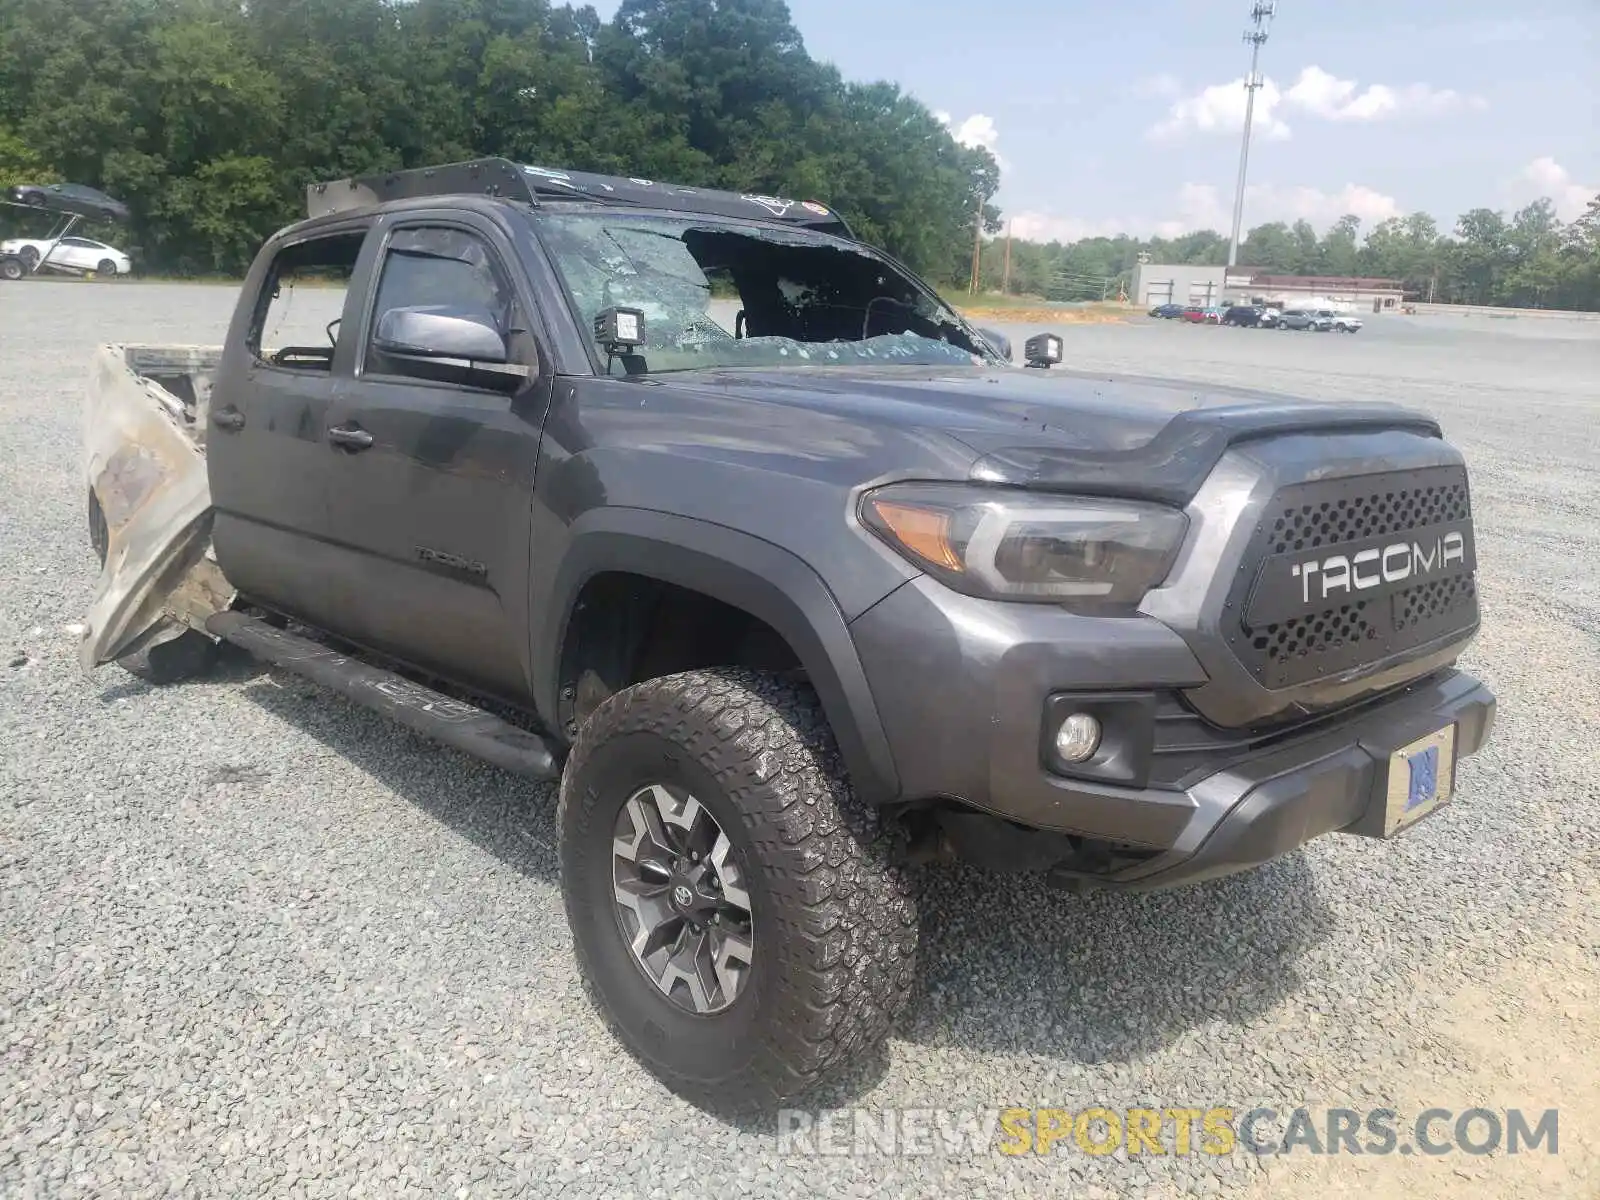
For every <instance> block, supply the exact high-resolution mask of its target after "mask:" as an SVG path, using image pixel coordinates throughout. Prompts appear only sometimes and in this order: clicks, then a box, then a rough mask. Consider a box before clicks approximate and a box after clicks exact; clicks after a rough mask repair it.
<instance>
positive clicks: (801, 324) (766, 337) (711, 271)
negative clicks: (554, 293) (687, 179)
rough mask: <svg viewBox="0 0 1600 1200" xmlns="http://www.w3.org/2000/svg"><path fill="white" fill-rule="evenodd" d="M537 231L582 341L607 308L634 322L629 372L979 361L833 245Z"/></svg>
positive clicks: (650, 221)
mask: <svg viewBox="0 0 1600 1200" xmlns="http://www.w3.org/2000/svg"><path fill="white" fill-rule="evenodd" d="M539 230H540V234H541V237H542V238H543V240H544V243H545V245H546V247H547V248H548V249H549V251H550V253H551V256H552V257H553V258H554V260H555V264H556V269H557V270H558V272H559V273H560V275H561V277H562V281H563V282H564V283H565V284H566V287H567V290H568V292H569V293H570V295H571V297H572V299H573V302H574V303H575V305H576V307H577V316H578V319H579V320H580V321H581V322H582V323H583V325H584V328H585V329H592V328H593V326H594V319H595V317H596V316H597V315H598V314H599V313H602V312H604V311H605V310H606V309H608V308H612V307H620V308H635V309H638V310H640V311H642V312H643V313H644V338H645V344H644V346H643V347H642V348H640V349H639V350H638V351H636V352H635V353H636V355H637V358H635V359H633V360H632V361H630V362H629V364H627V369H629V370H633V371H638V370H645V371H648V372H650V373H652V374H653V373H657V372H662V371H687V370H694V369H697V368H705V367H771V366H780V367H798V366H808V365H809V366H846V365H863V364H873V363H876V364H882V365H906V366H922V365H929V366H948V365H963V366H971V365H973V364H974V363H975V362H976V363H980V364H981V363H986V362H987V361H988V357H987V349H986V347H984V346H983V344H982V343H980V342H978V341H976V340H975V339H974V338H973V336H972V335H971V334H970V333H969V332H968V331H967V329H966V328H965V327H964V326H963V325H962V323H961V322H960V320H959V318H957V317H956V315H955V313H954V312H953V311H952V310H951V309H950V308H948V307H947V306H946V305H945V304H943V303H942V302H941V301H939V300H938V299H937V298H936V297H933V296H931V295H930V294H929V293H928V292H926V291H925V290H924V289H923V288H921V287H919V286H918V285H917V284H916V283H914V282H913V281H912V280H910V279H909V278H907V277H906V275H905V274H904V273H902V272H901V271H898V270H896V269H895V268H894V267H892V266H891V265H890V264H889V263H887V262H885V261H884V260H883V259H881V258H879V257H877V256H876V255H874V254H872V253H871V252H870V251H868V250H867V249H865V248H863V247H859V246H856V245H853V244H852V243H850V242H848V241H844V240H842V239H837V238H833V237H829V236H826V235H821V234H815V233H801V232H791V231H788V230H778V229H769V228H765V227H761V226H756V225H743V224H739V223H737V222H733V221H728V222H720V221H718V220H717V219H715V218H705V217H689V216H684V217H670V216H666V217H664V216H660V215H654V214H649V215H647V214H636V213H627V212H620V213H613V212H606V213H592V212H586V213H552V214H548V215H543V216H542V217H541V219H540V222H539ZM596 350H597V352H598V355H599V359H600V361H601V362H602V363H606V362H607V355H606V352H605V350H604V349H602V348H600V347H598V346H597V347H596ZM608 369H609V371H610V372H611V373H613V374H619V373H621V372H622V370H623V364H621V363H620V362H618V361H611V362H609V363H608Z"/></svg>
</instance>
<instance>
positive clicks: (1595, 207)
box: [983, 197, 1600, 310]
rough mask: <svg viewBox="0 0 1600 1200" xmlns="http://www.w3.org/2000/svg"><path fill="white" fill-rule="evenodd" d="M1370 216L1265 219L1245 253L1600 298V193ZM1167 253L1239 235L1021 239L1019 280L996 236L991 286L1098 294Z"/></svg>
mask: <svg viewBox="0 0 1600 1200" xmlns="http://www.w3.org/2000/svg"><path fill="white" fill-rule="evenodd" d="M1361 225H1362V222H1361V219H1360V218H1359V217H1357V216H1354V215H1347V216H1344V217H1341V218H1340V219H1339V220H1338V221H1336V222H1335V223H1334V224H1333V227H1332V228H1330V229H1329V230H1328V231H1327V232H1326V233H1324V234H1322V235H1320V236H1319V235H1318V234H1317V231H1316V230H1315V229H1314V228H1313V227H1312V226H1311V224H1310V223H1309V222H1307V221H1303V220H1302V221H1296V222H1295V223H1294V224H1293V225H1289V224H1285V223H1284V222H1281V221H1275V222H1271V223H1269V224H1265V225H1258V226H1256V227H1255V228H1254V229H1251V230H1250V231H1249V234H1248V236H1246V237H1245V239H1244V240H1243V241H1242V242H1241V243H1240V245H1239V259H1238V261H1239V263H1240V265H1241V266H1248V267H1251V268H1254V269H1256V270H1257V271H1263V272H1268V273H1271V274H1277V275H1325V276H1339V277H1343V278H1350V277H1356V276H1359V277H1366V278H1378V279H1398V280H1401V281H1403V283H1404V286H1405V289H1406V292H1407V295H1408V296H1410V297H1412V298H1415V299H1419V300H1437V301H1438V302H1440V303H1463V304H1495V305H1510V306H1514V307H1524V308H1568V309H1587V310H1600V197H1596V198H1595V199H1594V200H1592V201H1590V203H1589V207H1588V211H1587V212H1585V213H1584V214H1583V215H1582V216H1580V217H1579V218H1578V219H1577V220H1575V221H1572V222H1571V223H1567V224H1564V223H1563V222H1562V221H1561V220H1559V219H1558V218H1557V216H1556V212H1555V206H1554V204H1553V203H1552V202H1551V201H1550V200H1549V198H1541V199H1539V200H1535V201H1534V202H1533V203H1531V204H1529V205H1527V206H1526V207H1524V208H1521V209H1519V210H1517V211H1516V212H1515V213H1513V214H1511V215H1510V216H1509V217H1508V216H1507V215H1506V214H1505V213H1503V212H1499V211H1496V210H1494V209H1488V208H1475V209H1472V210H1471V211H1470V212H1466V213H1463V214H1462V215H1461V217H1460V219H1459V220H1457V221H1456V224H1455V228H1454V229H1453V230H1452V231H1450V232H1448V233H1446V232H1443V231H1441V230H1440V229H1439V226H1438V223H1437V222H1436V221H1435V220H1434V219H1433V217H1431V216H1429V215H1428V214H1427V213H1423V212H1417V213H1412V214H1411V215H1410V216H1406V217H1390V218H1388V219H1387V220H1384V221H1380V222H1379V223H1378V224H1376V225H1375V226H1373V227H1372V229H1371V230H1370V231H1368V233H1367V235H1366V237H1365V238H1363V237H1362V236H1361ZM1141 254H1146V255H1148V256H1149V258H1148V261H1150V262H1156V263H1197V264H1199V263H1203V264H1210V265H1213V266H1217V265H1221V264H1223V263H1225V262H1227V261H1228V239H1227V238H1226V237H1225V236H1223V235H1222V234H1220V233H1216V232H1214V231H1212V230H1201V231H1199V232H1195V233H1187V234H1184V235H1183V236H1182V237H1176V238H1150V239H1139V238H1135V237H1130V236H1118V237H1112V238H1106V237H1096V238H1085V239H1083V240H1081V241H1076V242H1069V243H1061V242H1051V243H1048V244H1039V243H1033V242H1022V241H1014V242H1013V243H1012V244H1011V247H1010V260H1011V265H1010V274H1009V285H1008V284H1007V275H1006V267H1005V259H1006V247H1005V246H1003V245H1002V244H1000V243H999V242H997V241H996V242H990V243H989V244H988V246H987V247H986V249H985V253H984V263H983V282H984V286H985V287H986V288H988V289H990V290H993V291H1000V290H1002V288H1005V290H1008V291H1011V292H1013V293H1017V294H1022V295H1035V296H1043V297H1045V298H1047V299H1050V300H1097V299H1100V298H1101V297H1102V296H1103V295H1107V294H1109V295H1111V296H1115V295H1116V294H1117V292H1118V289H1119V288H1127V289H1128V290H1129V296H1130V299H1137V297H1134V296H1132V294H1131V281H1132V276H1133V271H1134V267H1135V265H1136V264H1137V263H1138V262H1139V256H1140V255H1141Z"/></svg>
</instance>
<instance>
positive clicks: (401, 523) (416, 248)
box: [327, 214, 549, 700]
mask: <svg viewBox="0 0 1600 1200" xmlns="http://www.w3.org/2000/svg"><path fill="white" fill-rule="evenodd" d="M508 258H509V249H508V248H507V247H506V246H505V244H504V243H503V242H502V241H501V239H500V238H499V236H498V235H497V234H496V232H495V231H494V228H493V226H492V225H490V224H489V223H488V222H482V223H481V224H480V223H478V222H476V221H474V220H473V219H472V218H470V217H463V216H461V215H459V214H456V215H444V214H441V215H439V216H438V217H428V216H424V217H412V218H410V219H408V220H406V221H402V222H397V223H396V224H395V225H394V226H393V227H392V228H391V229H390V231H389V234H388V236H387V239H386V242H385V244H384V246H383V249H382V257H381V260H380V261H379V263H378V264H377V267H376V270H377V271H378V272H379V274H378V276H377V279H378V286H377V289H376V294H375V298H374V302H373V303H372V304H370V305H368V307H367V311H366V313H365V316H364V319H363V322H362V328H361V330H360V331H359V334H360V337H361V345H360V349H359V351H358V356H357V363H356V371H355V376H354V379H353V380H352V381H351V382H350V383H349V385H348V386H347V387H346V388H344V389H342V390H341V392H340V394H339V396H338V397H337V398H336V400H335V401H334V403H333V405H332V406H331V407H330V409H329V411H328V422H327V425H328V427H327V436H328V437H329V438H330V439H332V440H333V442H334V443H335V447H334V449H333V450H332V451H331V453H332V454H333V455H334V457H335V462H334V465H333V466H332V467H331V468H330V469H329V473H328V479H329V507H330V514H329V517H330V530H331V534H332V538H333V540H334V542H335V543H336V545H337V548H338V551H339V554H338V558H337V561H338V564H339V570H338V574H337V577H336V578H335V579H334V580H333V583H332V587H333V595H332V599H333V607H334V609H335V611H336V613H337V615H338V621H339V624H338V625H337V626H336V627H335V628H336V631H337V632H340V633H342V634H344V635H345V636H346V637H348V638H349V639H350V640H351V641H354V642H356V643H358V644H361V645H365V646H368V647H370V648H372V649H375V650H378V651H381V652H384V653H387V654H391V655H393V656H394V657H397V658H400V659H402V660H404V661H406V662H409V663H412V664H414V665H416V666H418V667H422V668H424V669H426V670H430V671H433V672H435V673H437V674H438V675H439V676H441V677H442V678H445V679H450V680H454V681H455V682H458V683H461V684H464V685H466V686H468V687H472V688H476V689H478V690H481V691H484V692H488V693H490V694H493V695H499V696H503V697H506V698H508V699H513V700H526V699H527V698H528V696H529V679H528V673H527V646H528V638H527V596H528V572H529V537H530V531H531V520H532V500H533V475H534V465H535V463H536V461H537V458H538V449H539V435H540V429H541V426H542V423H543V420H544V414H545V409H546V404H547V399H548V395H549V381H548V378H547V373H545V372H535V373H534V382H532V383H529V384H526V385H525V386H524V387H523V388H522V389H521V390H520V391H519V392H517V393H515V394H508V393H506V392H504V391H496V390H492V389H490V388H481V389H480V388H475V387H471V386H466V385H463V384H460V383H444V382H435V381H432V380H428V379H419V378H416V377H415V376H413V375H408V374H405V373H404V369H405V364H404V363H401V362H398V361H394V360H390V359H389V358H387V357H386V356H385V355H384V354H383V353H382V352H381V351H380V350H378V349H377V347H376V346H374V344H373V333H374V331H375V330H376V328H377V324H378V321H379V319H380V318H381V317H382V316H383V314H384V313H385V312H387V311H389V310H390V309H393V308H405V307H411V306H414V305H461V306H465V307H469V308H472V309H475V310H480V311H482V310H487V311H489V312H490V313H493V314H494V315H495V317H496V319H497V321H498V322H499V324H500V329H501V333H502V334H503V335H504V336H505V338H506V341H507V345H508V348H509V350H510V352H511V358H512V361H514V362H518V363H522V364H524V365H527V366H530V367H535V368H536V367H537V366H538V364H539V359H538V350H537V346H536V343H535V339H534V337H533V334H532V332H531V328H530V325H531V322H530V314H532V312H533V309H532V306H531V304H530V302H529V298H528V297H527V296H526V295H519V292H518V288H517V284H516V282H515V278H516V277H515V276H514V275H513V273H512V272H511V271H509V270H508V269H507V262H508ZM352 332H355V331H352Z"/></svg>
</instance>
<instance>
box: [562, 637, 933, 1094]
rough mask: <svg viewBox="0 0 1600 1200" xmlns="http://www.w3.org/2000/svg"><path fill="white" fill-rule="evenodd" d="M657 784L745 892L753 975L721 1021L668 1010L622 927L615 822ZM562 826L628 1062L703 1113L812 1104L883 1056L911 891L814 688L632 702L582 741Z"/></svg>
mask: <svg viewBox="0 0 1600 1200" xmlns="http://www.w3.org/2000/svg"><path fill="white" fill-rule="evenodd" d="M653 782H659V783H666V784H671V785H675V786H680V787H683V788H685V789H687V790H688V791H689V792H690V794H692V795H693V796H694V797H695V798H696V799H697V800H699V802H700V803H701V804H702V805H703V806H704V807H705V808H706V809H707V810H708V811H709V812H710V813H711V815H712V816H713V817H715V819H716V820H717V822H718V824H720V826H721V827H722V829H723V831H724V832H726V834H727V835H728V837H729V839H730V840H731V841H732V842H733V843H734V847H735V851H736V853H737V855H738V856H739V858H740V860H741V861H742V864H743V868H744V871H745V874H746V876H747V878H748V885H749V893H750V898H751V901H752V904H751V912H752V928H753V934H754V948H755V949H754V960H755V961H754V963H753V964H752V966H751V969H750V978H749V981H748V982H747V983H746V984H745V986H744V987H743V989H742V990H741V991H740V993H739V994H738V997H737V998H736V999H735V1000H734V1002H733V1003H732V1005H731V1006H730V1007H728V1008H726V1009H724V1010H723V1011H721V1012H717V1013H713V1014H711V1015H699V1014H695V1013H691V1012H688V1011H685V1010H684V1009H682V1008H680V1007H679V1006H677V1005H675V1004H674V1003H673V1002H672V1001H671V1000H669V999H668V998H667V997H666V996H665V995H663V994H662V992H661V991H660V990H659V989H658V988H657V987H656V985H655V983H654V982H653V981H652V980H651V979H650V978H649V977H648V976H647V975H646V974H645V972H644V969H643V968H642V966H641V965H640V964H639V962H638V961H637V959H635V958H634V956H633V954H632V951H631V950H630V949H629V946H628V944H627V942H626V941H625V940H624V938H623V935H622V930H621V925H620V924H619V922H618V919H617V915H616V905H615V900H614V896H613V890H612V888H613V885H612V837H613V828H614V822H615V820H616V816H617V813H618V812H619V810H620V809H621V807H622V806H623V804H625V803H626V801H627V800H628V798H629V796H630V795H632V794H634V792H636V791H637V790H638V789H639V788H641V787H644V786H646V785H648V784H650V783H653ZM557 823H558V827H559V830H560V857H561V882H562V895H563V899H564V901H565V904H566V910H567V919H568V921H569V923H570V925H571V928H572V933H573V941H574V944H575V950H576V956H577V960H578V966H579V969H580V971H581V973H582V975H583V977H584V980H585V982H586V985H587V986H588V988H589V990H590V993H591V995H592V997H593V998H594V1000H595V1001H596V1003H597V1005H598V1006H599V1008H600V1009H601V1011H602V1013H603V1014H604V1015H605V1017H606V1019H607V1021H608V1022H609V1023H610V1025H611V1026H612V1028H613V1030H614V1031H615V1032H616V1033H617V1035H618V1037H619V1038H620V1040H621V1041H622V1042H623V1044H624V1045H626V1046H627V1048H628V1049H629V1051H630V1052H632V1054H633V1055H634V1056H635V1057H636V1058H637V1059H638V1060H639V1061H641V1062H642V1063H643V1064H644V1065H645V1066H646V1067H647V1068H648V1069H650V1070H651V1071H652V1072H653V1073H654V1074H655V1075H656V1076H657V1077H658V1078H660V1079H661V1080H662V1081H663V1082H664V1083H666V1084H667V1086H668V1087H670V1088H671V1089H672V1090H673V1091H675V1092H676V1093H678V1094H679V1095H681V1096H683V1097H684V1098H686V1099H688V1100H690V1101H691V1102H692V1103H695V1104H699V1105H701V1106H703V1107H706V1108H709V1109H713V1110H717V1111H728V1110H738V1111H750V1110H754V1109H758V1108H762V1107H770V1106H771V1105H772V1104H774V1103H776V1102H778V1101H781V1100H784V1099H788V1098H791V1097H794V1096H798V1095H800V1094H803V1093H805V1092H807V1091H810V1090H812V1089H814V1088H815V1087H816V1086H818V1085H819V1084H821V1083H822V1082H823V1081H825V1080H827V1079H829V1078H831V1077H832V1076H834V1075H836V1074H837V1073H839V1071H840V1070H841V1069H843V1068H845V1067H847V1066H849V1065H850V1064H852V1063H854V1062H856V1061H858V1060H859V1059H860V1058H861V1057H862V1056H863V1055H864V1054H865V1053H867V1052H868V1051H870V1050H872V1049H873V1048H875V1047H876V1046H878V1045H880V1044H881V1043H882V1041H883V1040H884V1039H885V1037H886V1036H887V1035H888V1032H889V1029H890V1027H891V1025H892V1024H893V1022H894V1019H895V1016H896V1015H897V1014H898V1013H899V1011H900V1009H901V1008H902V1006H903V1005H904V1003H905V1001H906V1000H907V999H908V997H909V996H910V993H911V989H912V986H913V979H914V968H915V957H916V949H917V938H918V928H917V913H916V904H915V899H914V896H913V892H912V881H911V878H910V875H909V873H908V872H907V870H906V869H905V868H904V867H903V866H901V865H900V864H899V856H898V854H897V849H898V847H897V845H896V835H895V833H894V831H893V830H892V829H891V828H889V827H887V826H885V825H884V824H882V823H881V822H880V821H879V819H878V812H877V810H876V809H873V808H871V807H869V806H867V805H865V804H863V803H862V802H860V801H859V800H858V799H857V798H856V796H855V794H854V793H853V792H852V790H851V788H850V785H849V782H848V779H847V777H846V775H845V771H844V767H843V764H842V762H841V760H840V758H839V752H838V749H837V746H836V745H835V743H834V740H833V736H832V734H831V732H830V731H829V729H828V725H827V722H826V720H825V719H824V717H823V715H822V710H821V707H820V705H819V704H818V702H817V699H816V695H815V693H814V692H813V691H812V690H811V689H810V688H809V687H807V686H804V685H800V684H795V683H791V682H789V681H786V680H783V679H780V678H778V677H776V676H773V675H768V674H764V673H762V672H757V671H748V670H742V669H732V668H726V669H725V668H718V669H712V670H700V671H689V672H686V673H683V674H679V675H670V676H665V677H663V678H660V679H653V680H649V681H647V682H645V683H641V684H638V685H636V686H634V687H630V688H627V689H625V690H623V691H621V692H618V693H617V694H616V695H614V696H612V697H610V698H609V699H607V700H606V701H605V702H604V703H603V704H601V705H600V706H599V708H597V709H596V710H595V712H594V713H593V714H592V715H591V716H590V717H589V719H588V720H587V721H586V722H585V723H584V725H583V727H582V729H581V730H580V731H579V734H578V737H577V739H576V742H575V744H574V746H573V749H572V754H571V756H570V757H569V759H568V761H567V764H566V769H565V772H564V774H563V776H562V780H561V798H560V804H559V807H558V813H557Z"/></svg>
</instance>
